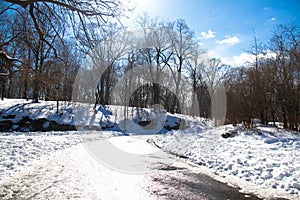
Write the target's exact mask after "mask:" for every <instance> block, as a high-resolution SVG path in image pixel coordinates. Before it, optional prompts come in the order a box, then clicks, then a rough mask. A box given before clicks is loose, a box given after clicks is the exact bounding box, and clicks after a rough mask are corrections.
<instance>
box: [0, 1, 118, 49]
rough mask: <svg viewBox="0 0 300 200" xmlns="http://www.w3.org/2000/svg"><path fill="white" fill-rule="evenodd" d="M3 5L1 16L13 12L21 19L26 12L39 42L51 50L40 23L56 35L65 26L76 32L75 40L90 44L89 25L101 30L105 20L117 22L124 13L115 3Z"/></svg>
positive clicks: (8, 3) (11, 3)
mask: <svg viewBox="0 0 300 200" xmlns="http://www.w3.org/2000/svg"><path fill="white" fill-rule="evenodd" d="M5 2H6V4H5V6H3V8H2V9H1V10H0V15H1V14H3V13H4V12H6V11H8V10H14V11H16V12H17V13H19V14H20V17H21V13H22V12H28V14H29V15H30V17H31V19H32V22H33V24H34V27H35V29H36V31H37V33H38V35H39V37H40V39H42V40H44V42H46V43H47V45H49V46H50V47H52V44H51V43H50V42H49V41H47V40H46V39H45V34H44V32H43V30H42V29H41V24H44V23H47V24H50V26H52V29H53V30H54V31H55V32H56V33H58V32H59V30H60V29H61V26H68V27H70V28H72V29H73V31H74V33H75V32H76V33H77V35H76V34H75V37H79V35H83V36H84V38H85V39H86V40H88V41H91V40H92V35H91V33H90V32H89V30H88V27H87V25H88V24H94V25H97V26H98V27H103V26H104V24H105V23H106V22H107V21H108V20H110V21H112V19H115V20H116V21H117V20H118V19H119V16H120V15H121V14H122V13H123V11H124V9H123V7H122V4H121V2H120V1H118V0H5ZM39 16H43V18H46V22H45V21H41V20H40V19H41V18H40V17H39ZM49 16H51V17H49ZM53 18H54V19H55V23H53ZM57 22H59V25H58V23H57ZM70 25H71V26H70ZM79 32H80V34H78V33H79Z"/></svg>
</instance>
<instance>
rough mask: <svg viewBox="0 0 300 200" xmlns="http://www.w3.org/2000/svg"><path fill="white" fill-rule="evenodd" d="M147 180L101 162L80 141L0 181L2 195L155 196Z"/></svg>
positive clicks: (82, 197) (113, 197)
mask: <svg viewBox="0 0 300 200" xmlns="http://www.w3.org/2000/svg"><path fill="white" fill-rule="evenodd" d="M55 137H57V136H55ZM108 174H109V176H108ZM147 181H148V179H146V177H145V176H144V175H130V174H125V173H120V172H117V171H115V170H111V169H109V168H107V167H105V166H103V165H100V164H99V162H97V161H96V160H95V159H94V158H93V157H92V156H91V155H90V153H88V152H87V151H86V149H85V147H84V145H82V144H78V145H75V146H72V147H70V148H66V149H61V150H59V151H56V152H52V154H51V155H49V156H47V157H42V158H41V159H39V162H36V163H35V164H32V165H30V166H28V167H26V168H24V169H23V170H22V171H20V172H19V173H15V174H14V175H13V176H11V177H9V178H7V179H5V180H3V181H2V182H0V198H1V199H104V200H106V199H107V200H111V199H128V200H129V199H145V200H147V199H153V198H151V197H150V196H149V194H148V193H147V192H146V190H145V188H144V187H146V186H147V185H148V184H147ZM1 195H3V196H1Z"/></svg>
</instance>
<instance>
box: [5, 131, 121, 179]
mask: <svg viewBox="0 0 300 200" xmlns="http://www.w3.org/2000/svg"><path fill="white" fill-rule="evenodd" d="M117 135H120V133H117V132H108V131H106V132H97V131H79V132H76V131H68V132H27V133H19V132H12V133H0V183H1V181H3V180H4V179H5V178H9V177H10V176H12V174H14V173H16V172H19V171H22V170H24V169H26V168H28V167H29V166H32V165H35V164H36V163H38V162H40V160H41V159H42V158H47V157H48V156H50V155H52V154H53V153H55V152H57V151H59V150H63V149H66V148H68V147H72V146H75V145H77V144H79V143H82V142H87V141H95V140H99V139H104V138H108V137H113V136H117Z"/></svg>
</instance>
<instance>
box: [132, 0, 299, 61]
mask: <svg viewBox="0 0 300 200" xmlns="http://www.w3.org/2000/svg"><path fill="white" fill-rule="evenodd" d="M131 1H133V3H134V4H136V5H137V6H136V10H135V11H134V13H132V14H131V16H132V18H135V17H136V16H137V13H142V12H144V11H146V12H147V13H149V15H150V16H153V17H160V18H162V19H164V20H175V19H179V18H182V19H185V20H186V22H187V24H188V25H189V27H190V28H191V29H192V30H194V32H195V35H196V37H197V38H199V39H200V42H201V43H202V44H203V48H204V49H206V50H207V51H208V52H209V53H210V55H211V56H212V57H217V58H221V59H222V60H223V61H224V62H225V63H229V64H240V63H241V62H242V61H243V60H245V59H247V54H246V53H245V50H248V49H249V48H250V45H251V42H252V40H253V32H254V30H255V33H256V36H257V38H258V39H259V40H260V41H262V42H265V41H267V40H269V39H270V37H271V35H272V33H273V32H274V30H275V27H276V25H278V24H282V23H283V24H287V23H289V22H292V21H294V22H296V23H297V24H298V25H299V26H300V1H297V0H294V1H292V0H281V1H279V0H273V1H272V0H223V1H222V0H131Z"/></svg>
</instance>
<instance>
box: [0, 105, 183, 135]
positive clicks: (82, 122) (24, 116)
mask: <svg viewBox="0 0 300 200" xmlns="http://www.w3.org/2000/svg"><path fill="white" fill-rule="evenodd" d="M56 105H57V102H55V101H40V102H39V103H33V102H31V101H26V100H23V99H5V100H4V101H0V131H3V132H11V131H22V132H30V131H68V130H81V131H83V130H106V131H119V132H129V133H132V134H155V133H165V132H167V131H169V130H173V129H179V128H184V127H185V121H184V120H183V119H182V118H180V117H178V116H176V115H172V114H170V113H166V112H164V111H153V110H151V109H145V108H135V107H129V108H127V111H126V112H124V107H123V106H113V105H111V106H103V105H98V106H97V107H96V109H95V108H94V105H92V104H85V103H74V102H65V101H64V102H59V109H58V110H57V107H56ZM124 115H126V117H124Z"/></svg>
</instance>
